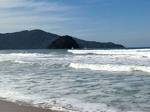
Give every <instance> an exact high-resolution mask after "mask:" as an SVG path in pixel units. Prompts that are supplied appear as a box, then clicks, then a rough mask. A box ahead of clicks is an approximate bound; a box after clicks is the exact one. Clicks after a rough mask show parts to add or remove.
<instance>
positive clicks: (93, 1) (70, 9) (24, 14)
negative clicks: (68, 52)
mask: <svg viewBox="0 0 150 112" xmlns="http://www.w3.org/2000/svg"><path fill="white" fill-rule="evenodd" d="M29 29H42V30H45V31H48V32H52V33H57V34H61V35H65V34H69V35H72V36H75V37H78V38H82V39H86V40H95V41H101V42H108V41H111V42H116V43H121V44H124V45H125V46H150V0H0V32H1V33H4V32H14V31H20V30H29Z"/></svg>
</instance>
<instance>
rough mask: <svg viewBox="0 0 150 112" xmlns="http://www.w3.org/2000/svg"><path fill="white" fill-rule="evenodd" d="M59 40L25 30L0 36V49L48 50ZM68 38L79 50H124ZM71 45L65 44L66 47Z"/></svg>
mask: <svg viewBox="0 0 150 112" xmlns="http://www.w3.org/2000/svg"><path fill="white" fill-rule="evenodd" d="M65 37H66V36H64V38H65ZM69 37H70V36H69ZM59 38H62V37H61V36H59V35H56V34H53V33H48V32H45V31H42V30H31V31H28V30H25V31H21V32H15V33H5V34H0V49H48V48H49V46H50V45H51V44H52V42H54V41H56V40H57V39H59ZM70 38H72V39H71V40H70V39H69V41H70V42H73V41H75V42H76V43H77V44H78V46H79V48H103V49H104V48H105V49H113V48H124V46H122V45H118V44H114V43H100V42H94V41H93V42H92V41H85V40H81V39H77V38H74V37H70ZM66 41H67V39H65V43H66ZM73 43H74V42H73ZM73 43H69V42H67V45H69V44H73ZM60 44H61V42H60ZM60 46H62V45H60ZM62 47H64V46H62ZM59 48H60V47H59ZM69 48H70V45H69Z"/></svg>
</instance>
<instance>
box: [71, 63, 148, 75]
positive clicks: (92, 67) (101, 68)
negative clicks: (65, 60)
mask: <svg viewBox="0 0 150 112" xmlns="http://www.w3.org/2000/svg"><path fill="white" fill-rule="evenodd" d="M70 67H72V68H75V69H90V70H98V71H111V72H125V71H126V72H131V71H143V72H148V73H150V67H148V66H136V65H114V64H112V65H111V64H107V65H103V64H83V63H71V64H70Z"/></svg>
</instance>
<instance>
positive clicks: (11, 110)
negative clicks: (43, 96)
mask: <svg viewBox="0 0 150 112" xmlns="http://www.w3.org/2000/svg"><path fill="white" fill-rule="evenodd" d="M0 112H58V111H53V110H49V109H42V108H38V107H32V106H24V105H18V104H16V103H12V102H8V101H2V100H0Z"/></svg>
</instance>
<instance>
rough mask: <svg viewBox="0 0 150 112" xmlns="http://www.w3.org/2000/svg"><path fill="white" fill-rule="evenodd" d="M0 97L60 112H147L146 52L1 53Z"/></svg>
mask: <svg viewBox="0 0 150 112" xmlns="http://www.w3.org/2000/svg"><path fill="white" fill-rule="evenodd" d="M0 99H1V100H8V101H12V102H16V103H18V102H19V103H21V102H22V103H26V104H30V105H33V106H39V107H43V108H50V109H52V110H62V111H64V112H150V49H128V50H127V49H124V50H16V51H15V50H2V51H0Z"/></svg>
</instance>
